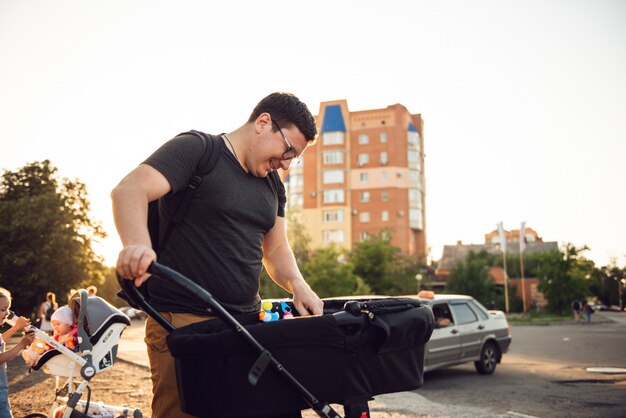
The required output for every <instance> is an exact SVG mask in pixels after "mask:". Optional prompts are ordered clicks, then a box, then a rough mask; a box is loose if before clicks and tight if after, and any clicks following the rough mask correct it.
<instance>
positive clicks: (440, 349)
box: [424, 302, 461, 368]
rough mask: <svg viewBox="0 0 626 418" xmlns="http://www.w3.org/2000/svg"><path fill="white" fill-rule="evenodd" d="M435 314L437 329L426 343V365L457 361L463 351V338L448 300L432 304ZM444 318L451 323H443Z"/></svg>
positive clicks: (431, 366) (430, 366) (432, 366)
mask: <svg viewBox="0 0 626 418" xmlns="http://www.w3.org/2000/svg"><path fill="white" fill-rule="evenodd" d="M431 308H432V309H433V314H434V316H435V329H434V330H433V334H432V336H431V337H430V340H429V341H428V343H427V344H426V354H425V355H424V366H425V367H426V368H434V367H435V366H438V365H442V364H447V363H455V362H457V361H458V360H459V355H460V352H461V338H460V334H459V330H458V328H457V327H456V325H455V324H454V320H453V317H452V311H451V310H450V306H449V305H448V304H447V303H446V302H434V303H432V304H431ZM442 318H445V319H448V320H449V321H450V323H449V324H443V325H442V323H443V321H441V319H442Z"/></svg>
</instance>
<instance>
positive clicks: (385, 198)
mask: <svg viewBox="0 0 626 418" xmlns="http://www.w3.org/2000/svg"><path fill="white" fill-rule="evenodd" d="M380 200H382V201H383V202H386V201H388V200H389V193H387V192H381V193H380Z"/></svg>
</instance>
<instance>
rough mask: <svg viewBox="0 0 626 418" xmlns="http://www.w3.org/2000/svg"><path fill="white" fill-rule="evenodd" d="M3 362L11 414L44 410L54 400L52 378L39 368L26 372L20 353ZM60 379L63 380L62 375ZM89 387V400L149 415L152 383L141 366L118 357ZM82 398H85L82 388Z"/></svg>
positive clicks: (20, 417)
mask: <svg viewBox="0 0 626 418" xmlns="http://www.w3.org/2000/svg"><path fill="white" fill-rule="evenodd" d="M7 366H8V370H7V376H8V380H9V400H10V402H11V408H12V410H13V417H14V418H23V417H24V416H25V415H27V414H29V413H32V412H41V413H44V414H48V413H49V412H50V408H51V406H52V402H53V401H54V380H55V378H54V377H53V376H51V375H48V374H46V373H44V372H43V371H42V370H38V371H33V372H31V373H29V372H28V370H29V369H28V366H26V365H25V364H24V361H23V360H22V357H21V356H18V357H16V358H14V359H13V360H11V361H9V362H8V364H7ZM61 381H62V382H63V383H64V379H62V378H61ZM91 389H92V390H91V401H92V402H94V401H95V402H98V401H101V402H105V403H106V404H109V405H117V406H122V405H127V406H130V407H132V408H139V409H140V410H141V411H142V413H143V416H144V417H146V418H149V417H150V402H151V399H152V384H151V383H150V374H149V372H148V370H147V369H146V368H145V367H139V366H135V365H133V364H129V363H124V362H121V361H118V362H117V363H116V364H115V365H114V366H113V367H112V368H111V369H109V370H107V371H106V372H102V373H100V374H98V375H96V376H95V377H94V378H93V379H92V380H91ZM82 399H83V400H86V399H87V393H86V391H85V392H84V394H83V397H82Z"/></svg>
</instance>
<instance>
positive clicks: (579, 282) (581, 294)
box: [537, 244, 593, 315]
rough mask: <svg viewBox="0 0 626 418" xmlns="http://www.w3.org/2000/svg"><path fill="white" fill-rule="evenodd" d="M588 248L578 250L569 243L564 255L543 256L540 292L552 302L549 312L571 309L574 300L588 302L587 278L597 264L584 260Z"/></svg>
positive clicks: (549, 302)
mask: <svg viewBox="0 0 626 418" xmlns="http://www.w3.org/2000/svg"><path fill="white" fill-rule="evenodd" d="M585 250H587V248H586V247H583V248H576V247H574V246H573V245H572V244H567V245H566V247H565V250H564V252H561V251H552V252H549V253H543V254H541V255H540V264H539V266H538V268H537V273H538V274H537V277H538V278H539V280H540V282H539V286H538V288H539V291H541V292H543V294H544V295H545V296H546V299H548V306H547V309H548V310H549V311H551V312H555V313H558V314H561V315H562V314H565V313H566V312H568V311H569V310H570V304H571V302H572V300H574V299H584V298H586V297H587V295H588V292H589V283H588V281H587V280H586V277H587V276H588V275H589V274H590V273H591V271H592V269H593V263H592V262H590V261H589V260H587V259H585V258H582V257H581V253H582V252H583V251H585Z"/></svg>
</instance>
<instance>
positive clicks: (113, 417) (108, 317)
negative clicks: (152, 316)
mask: <svg viewBox="0 0 626 418" xmlns="http://www.w3.org/2000/svg"><path fill="white" fill-rule="evenodd" d="M79 294H80V298H79V299H77V300H76V303H78V304H79V306H80V310H79V312H78V341H79V345H78V352H73V351H72V350H70V349H69V348H67V347H65V346H64V345H63V344H61V343H59V342H58V341H56V340H55V339H54V338H52V337H51V336H49V335H48V334H47V333H45V332H44V331H41V330H40V329H38V328H36V327H33V326H30V327H29V328H28V329H27V332H34V333H35V336H36V338H37V339H39V340H41V341H43V342H44V343H46V344H48V345H50V346H51V347H53V348H52V349H51V350H48V351H46V352H45V353H43V355H42V356H41V357H40V358H39V359H38V360H37V361H36V363H35V364H34V365H33V366H32V369H33V370H40V369H43V370H44V371H45V372H47V373H49V374H52V375H54V376H55V386H56V387H55V392H56V393H55V401H54V405H53V406H52V408H51V412H50V413H49V414H47V415H46V414H41V413H34V414H30V415H28V417H33V418H34V417H46V416H48V417H50V418H61V417H62V418H70V417H71V418H95V417H97V418H117V417H124V418H125V417H133V418H141V417H142V414H141V412H140V411H139V410H138V409H130V408H126V407H119V406H112V405H105V404H103V403H100V402H97V403H96V402H93V403H92V402H90V399H91V388H90V386H89V383H90V381H91V379H92V378H93V377H94V376H96V375H97V374H98V373H101V372H104V371H107V370H109V369H110V368H111V367H112V366H113V364H114V363H115V360H116V356H117V346H118V343H119V340H120V336H121V334H122V331H124V329H125V328H126V327H127V326H129V325H130V319H129V318H128V317H127V316H126V315H124V314H123V313H122V312H120V311H119V310H118V309H117V308H115V307H114V306H112V305H111V304H109V303H108V302H106V301H105V300H104V299H102V298H100V297H98V296H88V293H87V291H86V290H84V289H81V290H80V291H79ZM13 318H14V314H13V313H11V314H10V315H9V317H8V319H7V322H9V323H11V321H12V320H13ZM60 377H64V378H67V382H66V384H65V385H64V386H63V387H59V378H60ZM77 379H79V380H77ZM85 390H86V391H87V400H81V397H82V395H83V392H84V391H85Z"/></svg>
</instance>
